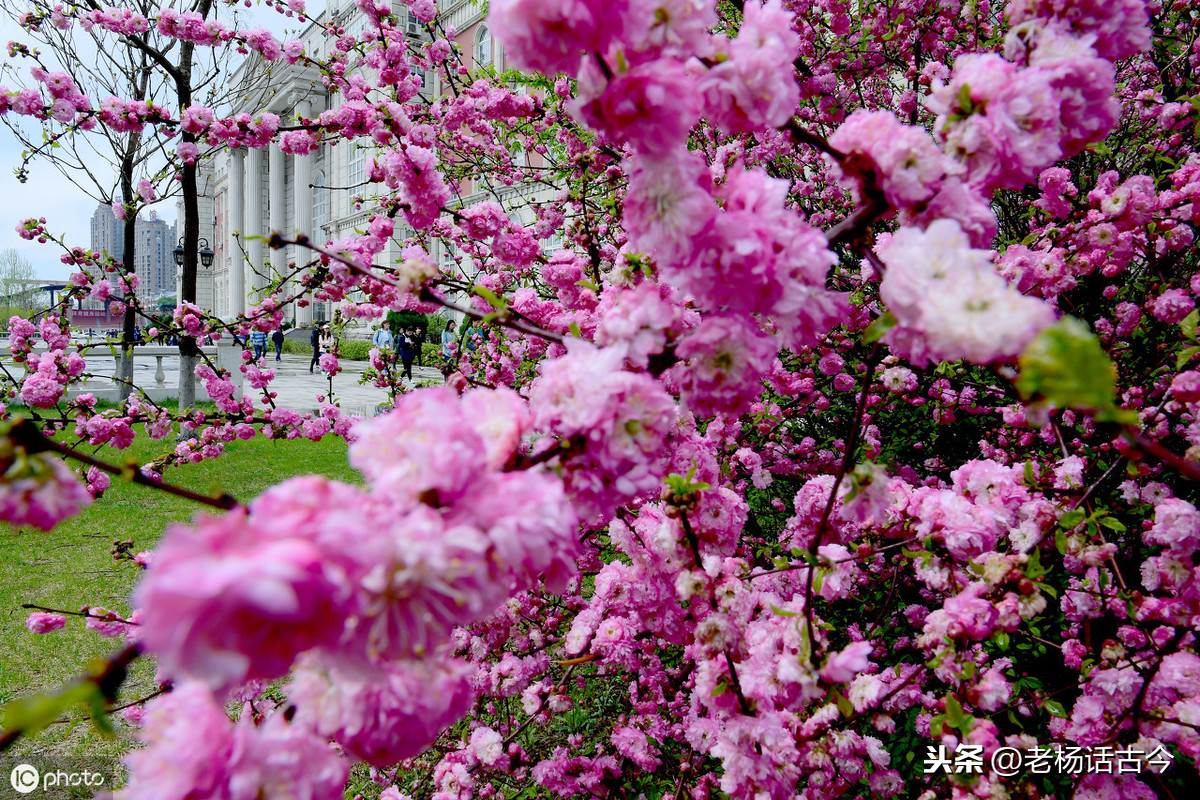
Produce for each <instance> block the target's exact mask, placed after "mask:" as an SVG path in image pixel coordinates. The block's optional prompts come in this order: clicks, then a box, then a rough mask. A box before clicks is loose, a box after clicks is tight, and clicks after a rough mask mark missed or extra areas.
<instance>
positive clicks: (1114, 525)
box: [1100, 517, 1125, 533]
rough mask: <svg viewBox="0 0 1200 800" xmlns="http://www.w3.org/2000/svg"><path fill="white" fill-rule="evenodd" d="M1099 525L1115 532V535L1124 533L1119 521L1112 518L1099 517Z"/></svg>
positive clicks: (1123, 527)
mask: <svg viewBox="0 0 1200 800" xmlns="http://www.w3.org/2000/svg"><path fill="white" fill-rule="evenodd" d="M1100 524H1101V525H1103V526H1104V527H1106V528H1108V529H1109V530H1110V531H1116V532H1117V533H1124V532H1125V526H1124V525H1123V524H1122V523H1121V521H1120V520H1118V519H1114V518H1113V517H1101V518H1100Z"/></svg>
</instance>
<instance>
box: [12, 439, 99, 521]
mask: <svg viewBox="0 0 1200 800" xmlns="http://www.w3.org/2000/svg"><path fill="white" fill-rule="evenodd" d="M91 504H92V497H91V495H90V494H88V491H87V489H86V488H85V487H84V485H83V484H81V483H80V482H79V480H78V479H77V478H76V477H75V473H74V472H72V471H71V468H70V467H68V466H67V465H66V464H64V463H63V462H62V461H61V460H59V459H57V458H54V457H52V456H48V455H42V454H37V455H30V456H26V457H24V458H23V459H21V460H19V461H17V462H15V463H14V464H13V465H11V466H10V467H9V468H8V471H7V472H6V473H5V474H4V475H3V477H2V478H0V522H7V523H9V524H10V525H13V526H16V527H22V526H25V525H29V526H31V527H34V528H39V529H41V530H44V531H48V530H50V529H51V528H53V527H54V526H55V525H57V524H58V523H60V522H62V521H63V520H64V519H68V518H70V517H73V516H75V515H77V514H78V513H79V512H80V511H82V510H83V509H84V508H87V507H88V506H89V505H91Z"/></svg>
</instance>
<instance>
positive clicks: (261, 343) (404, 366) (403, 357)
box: [248, 320, 476, 380]
mask: <svg viewBox="0 0 1200 800" xmlns="http://www.w3.org/2000/svg"><path fill="white" fill-rule="evenodd" d="M456 328H457V325H456V323H455V321H454V320H450V321H449V322H447V323H446V327H445V329H444V330H443V331H442V348H441V353H440V354H441V359H442V364H441V371H442V373H443V374H449V373H450V372H453V371H454V369H455V368H456V365H457V363H458V356H459V355H460V353H459V352H458V350H459V344H458V340H459V337H458V335H457V333H456ZM268 338H269V339H270V341H271V342H272V343H273V344H274V345H275V360H276V361H282V360H283V341H284V335H283V330H282V329H280V328H276V329H275V330H274V331H272V332H271V333H270V334H268V333H267V332H266V331H252V332H251V333H250V338H249V342H248V344H249V345H250V346H251V347H252V348H253V349H254V359H255V360H256V361H257V360H258V359H261V358H265V357H266V354H267V340H268ZM475 339H476V337H475V336H474V331H473V330H472V328H471V326H470V324H468V326H467V329H466V330H465V331H464V332H463V336H462V348H463V349H464V350H468V351H470V350H474V349H475V345H476V341H475ZM424 341H425V332H424V331H423V330H422V329H421V328H420V327H419V326H417V325H407V326H405V327H402V328H400V329H399V331H398V332H397V333H395V334H393V333H392V330H391V328H390V327H389V326H388V325H386V324H384V325H379V326H377V327H376V328H375V333H374V334H373V335H372V337H371V343H372V344H374V345H375V347H377V348H379V350H380V352H381V353H383V354H384V355H385V358H387V359H389V360H390V363H391V365H392V368H393V369H395V367H396V365H397V362H399V364H400V365H401V372H400V374H401V376H402V377H405V378H408V379H409V380H413V372H412V368H413V362H414V361H415V362H416V363H417V364H418V365H421V345H422V344H423V343H424ZM309 344H310V345H311V346H312V351H313V352H312V361H311V362H310V363H309V365H308V371H309V372H314V371H315V370H316V368H317V366H318V365H319V364H320V360H321V354H322V353H327V352H330V351H332V350H333V346H334V341H333V332H332V329H331V328H330V325H329V323H328V322H326V323H323V324H320V325H316V326H314V327H313V329H312V333H311V334H310V335H309Z"/></svg>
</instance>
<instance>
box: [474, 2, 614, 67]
mask: <svg viewBox="0 0 1200 800" xmlns="http://www.w3.org/2000/svg"><path fill="white" fill-rule="evenodd" d="M629 16H630V4H629V2H628V0H617V1H616V2H612V3H602V2H600V0H565V2H563V1H560V0H496V2H493V3H491V4H490V5H489V7H488V17H487V23H488V26H489V27H491V29H492V30H493V31H495V33H496V38H498V39H499V40H500V41H501V42H503V43H504V48H505V51H506V52H507V54H508V58H509V59H511V60H512V63H513V64H515V65H516V66H518V67H522V68H524V69H529V70H534V71H537V72H541V73H543V74H545V75H549V76H553V75H554V74H555V73H559V72H565V73H566V74H568V75H570V76H572V77H574V76H575V75H576V74H577V73H578V70H579V62H580V60H581V56H582V54H583V53H584V52H588V53H593V52H600V53H603V52H605V51H607V50H608V46H609V44H610V43H611V42H612V41H613V40H614V39H615V38H617V37H619V36H621V35H622V33H623V32H624V30H625V28H626V25H627V20H628V18H629Z"/></svg>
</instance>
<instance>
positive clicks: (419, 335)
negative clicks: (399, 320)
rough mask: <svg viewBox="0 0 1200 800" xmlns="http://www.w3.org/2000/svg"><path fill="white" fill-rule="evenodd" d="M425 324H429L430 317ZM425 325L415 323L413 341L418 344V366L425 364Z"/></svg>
mask: <svg viewBox="0 0 1200 800" xmlns="http://www.w3.org/2000/svg"><path fill="white" fill-rule="evenodd" d="M424 323H425V325H428V324H429V319H428V318H426V319H425V320H424ZM425 325H413V326H412V332H413V343H414V344H415V345H416V346H417V366H418V367H423V366H425V361H424V358H425Z"/></svg>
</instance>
